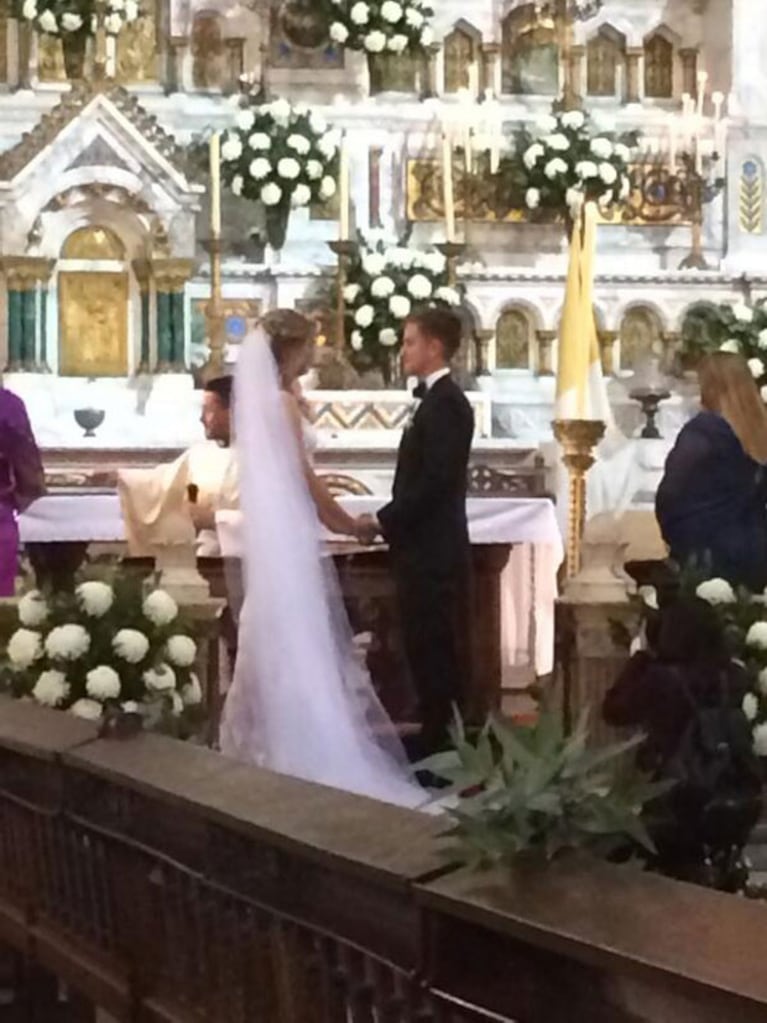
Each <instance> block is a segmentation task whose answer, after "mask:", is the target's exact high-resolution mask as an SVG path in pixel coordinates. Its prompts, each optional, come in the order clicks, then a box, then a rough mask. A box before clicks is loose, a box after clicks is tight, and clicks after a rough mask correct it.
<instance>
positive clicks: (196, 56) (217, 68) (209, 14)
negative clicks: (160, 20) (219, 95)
mask: <svg viewBox="0 0 767 1023" xmlns="http://www.w3.org/2000/svg"><path fill="white" fill-rule="evenodd" d="M191 51H192V84H193V86H194V88H195V89H199V90H201V91H206V90H209V89H220V88H222V87H223V86H224V84H225V77H226V52H225V44H224V19H223V17H222V15H221V14H220V13H219V12H218V11H216V10H211V9H209V8H206V9H203V10H198V11H195V13H194V17H193V19H192V33H191Z"/></svg>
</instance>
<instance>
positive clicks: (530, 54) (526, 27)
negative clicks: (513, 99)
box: [501, 3, 559, 96]
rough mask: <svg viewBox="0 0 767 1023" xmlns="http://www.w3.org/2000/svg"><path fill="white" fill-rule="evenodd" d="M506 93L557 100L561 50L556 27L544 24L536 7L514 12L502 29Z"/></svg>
mask: <svg viewBox="0 0 767 1023" xmlns="http://www.w3.org/2000/svg"><path fill="white" fill-rule="evenodd" d="M501 68H502V79H501V80H502V91H503V92H504V93H512V94H533V95H541V96H555V95H557V93H558V92H559V47H558V45H557V39H556V32H555V29H554V26H553V24H551V23H549V22H545V21H541V20H540V19H539V17H538V14H537V11H536V6H535V4H533V3H527V4H522V5H521V6H518V7H513V8H511V9H510V10H509V11H508V12H507V13H506V15H505V16H504V19H503V22H502V25H501Z"/></svg>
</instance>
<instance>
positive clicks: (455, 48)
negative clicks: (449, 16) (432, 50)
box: [442, 18, 482, 94]
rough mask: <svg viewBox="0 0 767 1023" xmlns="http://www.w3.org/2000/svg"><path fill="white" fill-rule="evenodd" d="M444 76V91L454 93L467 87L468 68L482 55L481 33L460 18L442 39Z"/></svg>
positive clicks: (468, 78)
mask: <svg viewBox="0 0 767 1023" xmlns="http://www.w3.org/2000/svg"><path fill="white" fill-rule="evenodd" d="M443 45H444V55H445V60H444V76H443V82H442V88H443V91H444V92H445V93H448V94H449V93H456V92H458V91H459V90H460V89H468V88H469V85H470V77H469V68H470V66H471V65H472V64H474V63H476V64H477V67H479V63H480V60H481V57H482V34H481V32H480V31H479V29H477V28H475V27H474V25H472V24H470V23H469V22H468V21H466V20H465V19H463V18H461V19H460V20H459V21H457V22H456V23H455V25H454V26H453V30H452V31H451V32H449V33H448V35H446V36H445V40H444V44H443Z"/></svg>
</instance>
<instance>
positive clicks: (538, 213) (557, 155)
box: [501, 110, 637, 220]
mask: <svg viewBox="0 0 767 1023" xmlns="http://www.w3.org/2000/svg"><path fill="white" fill-rule="evenodd" d="M636 141H637V139H636V135H635V134H633V133H629V134H626V135H622V136H620V137H618V136H616V135H615V134H614V133H612V132H607V131H600V130H598V129H597V128H596V127H595V125H594V123H593V122H592V120H591V119H590V117H589V115H588V114H586V113H584V112H583V111H581V110H567V111H564V112H556V113H552V114H546V115H545V117H544V118H542V119H541V120H540V121H539V122H538V123H537V125H536V127H535V128H534V130H533V132H532V133H531V132H528V131H523V132H520V133H519V134H518V136H517V145H516V149H517V153H516V155H515V157H513V158H511V159H510V160H507V161H505V167H506V173H508V174H510V176H511V177H512V179H513V181H514V182H515V183H516V184H515V187H516V188H518V189H519V190H520V198H521V204H523V205H524V206H525V208H526V209H527V211H528V213H529V214H530V216H531V218H532V219H541V218H545V217H546V216H548V217H554V218H557V219H560V220H569V219H572V218H573V217H575V216H576V215H577V213H578V211H579V210H580V208H581V207H582V206H583V204H584V203H585V202H586V201H587V200H593V201H595V202H598V203H599V205H600V207H601V208H602V209H605V210H606V209H609V208H611V207H614V206H619V205H620V204H622V203H624V202H625V201H626V199H627V198H628V196H629V194H630V191H631V183H630V177H629V172H630V167H629V163H630V160H631V150H632V148H633V147H634V146H636ZM501 173H504V170H503V165H502V171H501Z"/></svg>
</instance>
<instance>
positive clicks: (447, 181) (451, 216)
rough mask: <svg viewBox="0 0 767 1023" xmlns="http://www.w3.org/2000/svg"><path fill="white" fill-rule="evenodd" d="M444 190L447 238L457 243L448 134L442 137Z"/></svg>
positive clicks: (450, 150)
mask: <svg viewBox="0 0 767 1023" xmlns="http://www.w3.org/2000/svg"><path fill="white" fill-rule="evenodd" d="M442 188H443V200H444V206H445V237H446V239H447V241H449V242H454V241H455V192H454V189H453V143H452V141H451V139H450V138H449V136H448V134H447V132H445V133H444V134H443V136H442Z"/></svg>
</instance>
